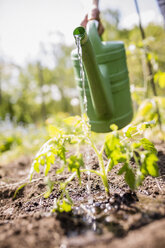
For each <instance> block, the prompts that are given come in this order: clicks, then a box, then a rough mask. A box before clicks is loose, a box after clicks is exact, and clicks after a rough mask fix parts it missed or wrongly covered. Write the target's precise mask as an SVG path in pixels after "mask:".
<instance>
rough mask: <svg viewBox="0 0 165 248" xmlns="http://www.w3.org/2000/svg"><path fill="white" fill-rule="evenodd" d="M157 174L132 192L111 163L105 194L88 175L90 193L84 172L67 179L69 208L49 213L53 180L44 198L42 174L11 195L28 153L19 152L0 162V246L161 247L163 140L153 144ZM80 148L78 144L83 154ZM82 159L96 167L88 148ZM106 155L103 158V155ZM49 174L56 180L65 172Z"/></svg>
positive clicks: (164, 241)
mask: <svg viewBox="0 0 165 248" xmlns="http://www.w3.org/2000/svg"><path fill="white" fill-rule="evenodd" d="M156 147H157V149H158V157H159V162H158V166H159V171H160V176H159V177H158V178H152V177H150V176H149V177H147V178H146V179H145V181H144V184H143V186H141V187H140V188H139V189H138V190H137V191H136V192H131V191H130V190H129V188H128V186H127V185H126V184H125V182H124V180H123V177H122V176H117V170H116V168H115V167H114V168H113V170H112V172H111V174H110V175H109V178H108V179H109V185H110V191H111V196H110V197H109V198H107V197H106V195H105V192H104V188H103V186H102V182H101V181H100V179H99V178H98V177H97V176H96V175H91V178H90V180H91V194H90V195H89V194H88V192H87V189H86V185H87V180H88V176H87V175H86V174H84V175H83V177H82V184H81V186H80V185H79V182H78V180H77V179H75V180H73V181H72V182H71V184H70V185H69V193H70V196H71V197H72V199H73V201H74V203H75V207H74V208H73V211H72V212H70V213H52V212H51V209H52V207H53V203H54V198H56V197H58V196H59V193H60V192H59V187H58V186H57V187H56V188H55V189H54V190H53V192H52V193H51V195H50V197H49V198H47V199H45V198H44V197H43V193H44V192H45V191H46V187H45V183H44V175H43V173H40V174H39V175H35V177H34V179H33V180H32V182H31V183H30V184H27V185H26V186H25V187H24V188H22V189H21V190H20V191H19V193H18V194H17V197H16V199H13V196H14V192H15V190H16V189H17V188H18V187H19V186H20V185H22V184H24V183H26V182H27V180H28V179H27V178H28V174H29V169H30V166H31V162H32V158H29V157H22V158H20V159H19V160H17V161H14V162H13V163H10V164H8V165H0V180H1V181H0V247H1V248H22V247H24V248H26V247H27V248H28V247H29V248H33V247H35V248H42V247H43V248H45V247H53V248H56V247H61V248H69V247H70V248H73V247H103V248H104V247H116V248H118V247H120V248H125V247H127V248H129V247H130V248H132V247H138V248H139V247H140V248H143V247H145V248H146V247H150V248H164V247H165V236H164V230H165V144H164V143H162V144H157V145H156ZM85 154H86V151H85V149H84V156H85ZM89 154H90V156H88V163H89V165H90V166H91V168H94V169H96V168H97V166H98V161H97V158H96V156H95V154H94V153H93V152H92V151H90V152H88V155H89ZM105 159H106V158H105ZM50 177H52V178H54V177H57V179H58V180H59V181H61V182H62V181H63V180H64V179H65V175H55V173H54V170H53V168H52V170H51V172H50Z"/></svg>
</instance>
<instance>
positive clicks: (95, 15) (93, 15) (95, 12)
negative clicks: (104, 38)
mask: <svg viewBox="0 0 165 248" xmlns="http://www.w3.org/2000/svg"><path fill="white" fill-rule="evenodd" d="M90 20H97V21H98V22H99V26H98V34H99V35H100V36H101V35H102V34H103V32H104V26H103V24H102V22H101V20H100V11H99V9H98V8H97V7H95V8H93V9H92V10H91V11H90V12H89V14H87V15H85V17H84V19H83V21H82V22H81V26H83V27H85V28H86V25H87V23H88V21H90Z"/></svg>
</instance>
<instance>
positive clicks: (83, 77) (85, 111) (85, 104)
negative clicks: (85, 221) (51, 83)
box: [75, 35, 93, 204]
mask: <svg viewBox="0 0 165 248" xmlns="http://www.w3.org/2000/svg"><path fill="white" fill-rule="evenodd" d="M75 41H76V45H77V50H78V58H79V63H80V80H81V82H82V91H83V95H82V99H83V113H82V118H83V114H84V113H85V114H87V97H86V91H85V72H84V68H83V61H82V48H81V36H80V35H75ZM89 162H90V150H89V147H87V152H86V163H85V164H86V169H88V170H90V169H91V168H90V163H89ZM87 176H88V178H87V186H86V187H87V193H88V203H90V204H91V203H93V196H92V194H91V173H90V172H89V171H88V172H87Z"/></svg>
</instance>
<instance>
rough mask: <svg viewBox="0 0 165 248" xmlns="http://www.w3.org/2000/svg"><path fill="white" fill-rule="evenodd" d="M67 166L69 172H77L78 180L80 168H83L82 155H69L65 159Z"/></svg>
mask: <svg viewBox="0 0 165 248" xmlns="http://www.w3.org/2000/svg"><path fill="white" fill-rule="evenodd" d="M67 165H68V169H69V171H71V172H74V171H76V172H77V176H78V178H79V179H80V167H83V166H84V161H83V156H82V154H79V155H78V156H76V155H71V156H70V157H69V158H68V159H67Z"/></svg>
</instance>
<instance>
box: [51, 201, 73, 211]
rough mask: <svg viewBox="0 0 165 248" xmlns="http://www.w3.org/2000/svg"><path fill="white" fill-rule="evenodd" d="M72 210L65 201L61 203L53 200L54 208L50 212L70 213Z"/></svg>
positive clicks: (69, 204) (69, 203) (70, 205)
mask: <svg viewBox="0 0 165 248" xmlns="http://www.w3.org/2000/svg"><path fill="white" fill-rule="evenodd" d="M71 210H72V204H71V202H69V201H68V200H67V199H63V201H62V203H61V202H60V200H57V199H54V206H53V211H52V212H55V211H57V212H60V213H62V212H70V211H71Z"/></svg>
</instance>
